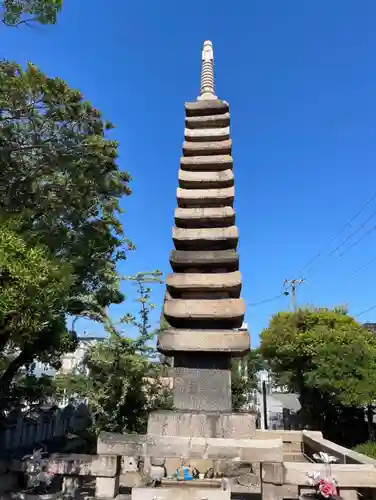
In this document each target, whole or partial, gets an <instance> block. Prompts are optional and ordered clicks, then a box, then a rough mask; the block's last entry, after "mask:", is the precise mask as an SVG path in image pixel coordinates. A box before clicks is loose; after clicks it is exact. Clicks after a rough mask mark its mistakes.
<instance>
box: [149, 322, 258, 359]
mask: <svg viewBox="0 0 376 500" xmlns="http://www.w3.org/2000/svg"><path fill="white" fill-rule="evenodd" d="M249 344H250V341H249V333H248V332H247V331H245V330H241V331H236V330H192V329H172V328H171V329H169V330H164V331H163V332H161V333H160V334H159V339H158V344H157V348H158V350H159V351H160V352H162V353H164V354H166V355H173V353H174V352H182V351H184V352H187V351H188V352H196V351H200V352H227V353H231V354H232V355H233V356H244V355H245V354H246V353H247V352H248V351H249Z"/></svg>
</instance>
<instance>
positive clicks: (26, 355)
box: [0, 349, 33, 408]
mask: <svg viewBox="0 0 376 500" xmlns="http://www.w3.org/2000/svg"><path fill="white" fill-rule="evenodd" d="M32 360H33V354H32V353H31V351H30V350H28V349H27V350H24V351H22V352H21V353H20V354H19V355H18V356H17V357H16V358H14V359H13V361H11V362H10V364H9V366H8V368H7V369H6V370H5V372H4V373H3V375H2V376H1V377H0V408H4V402H5V399H6V398H7V397H8V396H9V391H10V386H11V383H12V380H13V378H14V377H15V375H16V374H17V372H18V370H19V369H20V368H21V367H22V366H23V365H25V364H27V363H29V362H30V361H32Z"/></svg>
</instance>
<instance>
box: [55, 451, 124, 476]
mask: <svg viewBox="0 0 376 500" xmlns="http://www.w3.org/2000/svg"><path fill="white" fill-rule="evenodd" d="M119 468H120V460H119V459H118V457H116V456H114V455H100V456H99V455H81V454H76V453H72V454H71V455H66V454H64V455H60V454H54V455H52V456H51V457H50V459H49V462H48V469H49V471H51V472H53V473H54V474H61V475H71V476H101V477H114V476H116V474H117V473H118V471H119Z"/></svg>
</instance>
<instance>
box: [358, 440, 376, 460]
mask: <svg viewBox="0 0 376 500" xmlns="http://www.w3.org/2000/svg"><path fill="white" fill-rule="evenodd" d="M354 451H357V452H358V453H363V455H367V456H368V457H371V458H375V459H376V441H366V442H365V443H362V444H358V446H355V448H354Z"/></svg>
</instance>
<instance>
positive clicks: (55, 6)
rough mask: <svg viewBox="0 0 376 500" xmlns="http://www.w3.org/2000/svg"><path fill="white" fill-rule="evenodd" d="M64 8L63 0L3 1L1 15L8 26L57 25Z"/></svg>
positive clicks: (0, 8)
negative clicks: (35, 23)
mask: <svg viewBox="0 0 376 500" xmlns="http://www.w3.org/2000/svg"><path fill="white" fill-rule="evenodd" d="M62 6H63V0H3V1H2V2H1V3H0V13H1V18H2V21H3V24H5V25H6V26H19V25H20V24H30V23H33V22H37V23H41V24H55V23H56V19H57V15H58V13H59V12H60V10H61V8H62Z"/></svg>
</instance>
